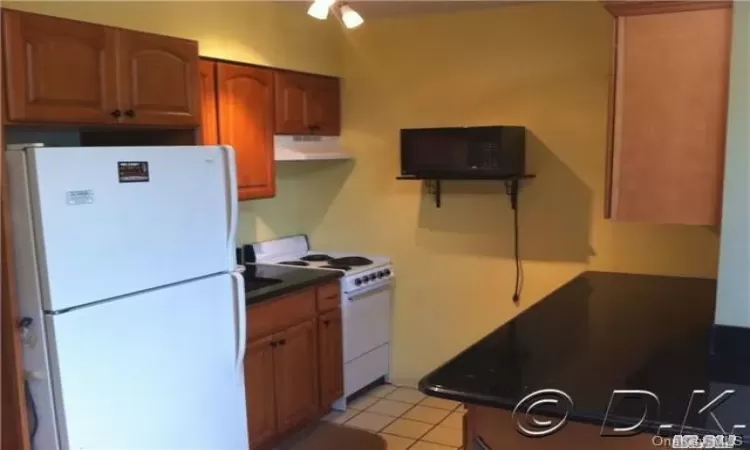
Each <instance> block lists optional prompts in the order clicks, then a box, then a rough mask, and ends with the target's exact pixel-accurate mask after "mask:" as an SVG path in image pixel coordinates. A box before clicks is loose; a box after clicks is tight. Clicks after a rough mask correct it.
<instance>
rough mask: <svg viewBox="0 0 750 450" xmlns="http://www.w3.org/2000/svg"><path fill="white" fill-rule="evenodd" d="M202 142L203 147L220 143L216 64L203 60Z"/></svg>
mask: <svg viewBox="0 0 750 450" xmlns="http://www.w3.org/2000/svg"><path fill="white" fill-rule="evenodd" d="M200 78H201V80H200V81H201V140H202V141H203V145H216V144H218V143H219V122H218V120H217V114H218V110H217V109H218V104H217V102H216V63H215V62H213V61H207V60H201V62H200Z"/></svg>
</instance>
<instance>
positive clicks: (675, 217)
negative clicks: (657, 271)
mask: <svg viewBox="0 0 750 450" xmlns="http://www.w3.org/2000/svg"><path fill="white" fill-rule="evenodd" d="M616 24H617V28H616V51H615V58H616V61H615V63H614V66H615V82H614V90H613V94H614V95H613V103H612V107H613V110H612V120H613V122H612V127H611V147H610V155H609V158H608V161H609V164H610V167H609V169H610V170H608V174H609V177H608V191H609V199H608V200H609V202H608V205H607V209H608V211H607V214H608V215H609V217H611V218H612V219H615V220H622V221H639V222H650V223H677V224H692V225H714V224H717V223H719V220H720V209H721V201H722V185H723V172H724V153H725V134H726V120H727V92H728V80H729V58H730V44H731V27H732V10H731V9H730V8H726V7H725V8H711V9H702V10H688V11H682V12H666V13H664V12H661V13H655V14H648V15H626V16H621V17H618V18H617V19H616Z"/></svg>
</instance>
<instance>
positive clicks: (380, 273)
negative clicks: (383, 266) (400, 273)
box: [378, 270, 385, 278]
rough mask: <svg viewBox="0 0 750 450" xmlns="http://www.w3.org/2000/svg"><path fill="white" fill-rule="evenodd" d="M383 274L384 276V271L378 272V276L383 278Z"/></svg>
mask: <svg viewBox="0 0 750 450" xmlns="http://www.w3.org/2000/svg"><path fill="white" fill-rule="evenodd" d="M384 276H385V273H383V271H382V270H381V271H380V272H378V278H383V277H384Z"/></svg>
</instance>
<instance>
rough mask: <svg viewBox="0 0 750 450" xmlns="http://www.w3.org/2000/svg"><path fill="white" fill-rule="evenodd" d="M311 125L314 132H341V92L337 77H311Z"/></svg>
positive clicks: (331, 134) (323, 133) (321, 133)
mask: <svg viewBox="0 0 750 450" xmlns="http://www.w3.org/2000/svg"><path fill="white" fill-rule="evenodd" d="M310 84H311V86H312V87H311V89H310V91H309V92H310V107H309V118H308V122H309V125H311V126H312V127H313V133H314V134H320V135H323V136H337V135H339V134H341V93H340V90H341V89H340V86H339V80H338V79H337V78H327V77H311V80H310Z"/></svg>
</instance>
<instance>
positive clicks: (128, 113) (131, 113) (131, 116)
mask: <svg viewBox="0 0 750 450" xmlns="http://www.w3.org/2000/svg"><path fill="white" fill-rule="evenodd" d="M125 115H126V116H128V117H130V118H131V119H132V118H133V117H135V111H133V110H132V109H129V110H127V111H125Z"/></svg>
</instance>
